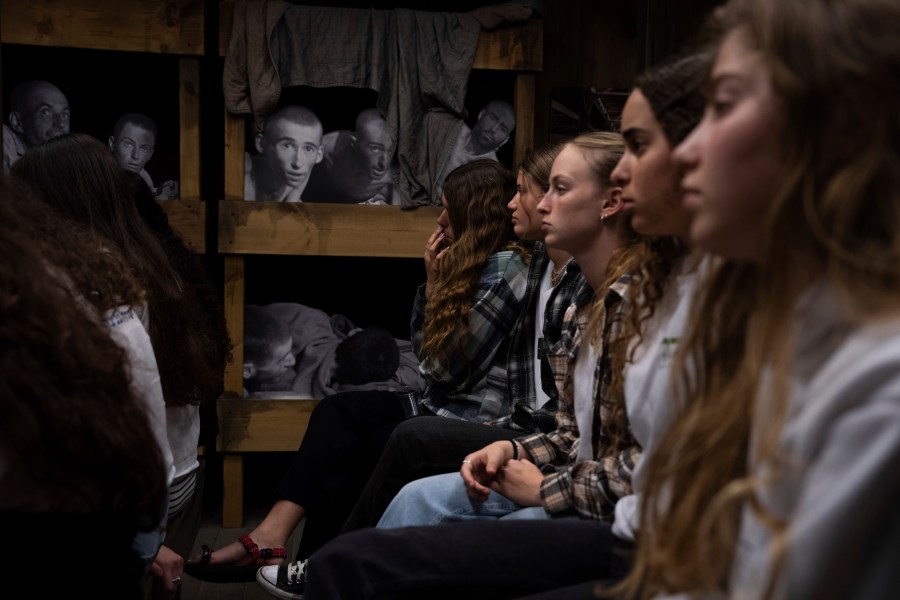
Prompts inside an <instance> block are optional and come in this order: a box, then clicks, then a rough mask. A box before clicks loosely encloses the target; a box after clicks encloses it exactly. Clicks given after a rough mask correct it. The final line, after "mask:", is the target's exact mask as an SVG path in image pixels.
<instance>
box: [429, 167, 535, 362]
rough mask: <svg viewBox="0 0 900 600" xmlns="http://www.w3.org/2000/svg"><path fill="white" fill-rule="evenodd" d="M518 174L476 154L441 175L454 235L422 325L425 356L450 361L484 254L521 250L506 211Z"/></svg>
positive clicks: (465, 325)
mask: <svg viewBox="0 0 900 600" xmlns="http://www.w3.org/2000/svg"><path fill="white" fill-rule="evenodd" d="M515 193H516V178H515V177H514V176H513V174H512V172H511V171H510V170H509V169H507V168H506V167H504V166H503V165H501V164H500V163H499V162H497V161H495V160H490V159H479V160H476V161H473V162H470V163H466V164H464V165H462V166H460V167H457V168H456V169H454V170H453V171H451V172H450V174H449V175H447V177H446V178H445V179H444V186H443V194H444V196H445V197H446V198H447V215H448V217H449V219H450V224H451V225H452V227H453V233H454V236H455V239H454V240H453V244H452V245H451V246H450V248H449V249H448V250H447V253H446V254H445V255H444V257H443V258H442V259H441V265H440V269H439V271H438V273H437V277H436V278H435V280H434V282H433V283H434V289H433V291H432V292H431V294H430V295H429V299H428V304H427V306H426V308H425V321H424V324H423V326H422V339H423V342H422V352H423V355H424V357H425V360H427V361H436V362H437V363H439V364H448V363H449V362H450V361H451V360H452V358H453V357H454V356H456V355H458V354H459V352H460V350H461V348H462V345H463V344H464V342H465V339H466V337H467V336H468V334H469V310H470V309H471V308H472V301H473V299H474V297H475V288H476V285H477V283H478V280H479V278H480V276H481V272H482V270H483V269H484V265H485V263H486V262H487V260H488V258H489V257H490V256H491V255H492V254H494V253H496V252H499V251H501V250H513V251H516V252H520V253H521V252H522V251H523V245H522V244H521V243H519V242H518V241H517V238H516V235H515V232H514V231H513V225H512V218H511V215H510V211H509V208H507V204H509V201H510V199H511V198H512V197H513V196H514V195H515Z"/></svg>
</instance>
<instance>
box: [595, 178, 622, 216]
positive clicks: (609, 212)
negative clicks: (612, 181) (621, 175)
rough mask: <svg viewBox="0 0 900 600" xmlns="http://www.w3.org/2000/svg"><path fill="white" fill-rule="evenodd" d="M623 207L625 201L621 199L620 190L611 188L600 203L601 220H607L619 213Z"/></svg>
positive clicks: (619, 188)
mask: <svg viewBox="0 0 900 600" xmlns="http://www.w3.org/2000/svg"><path fill="white" fill-rule="evenodd" d="M624 206H625V200H624V199H623V197H622V188H621V187H619V186H613V187H611V188H609V189H608V190H607V191H606V193H605V194H604V195H603V200H602V201H601V203H600V211H601V213H602V214H603V218H604V219H608V218H609V217H611V216H613V215H615V214H618V213H619V212H621V210H622V208H623V207H624Z"/></svg>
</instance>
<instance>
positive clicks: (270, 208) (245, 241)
mask: <svg viewBox="0 0 900 600" xmlns="http://www.w3.org/2000/svg"><path fill="white" fill-rule="evenodd" d="M440 212H441V208H440V207H437V206H421V207H418V208H415V209H412V210H401V209H400V207H397V206H378V205H363V206H359V205H353V204H310V203H296V204H295V203H284V202H246V201H243V200H223V201H221V202H219V252H220V253H221V254H294V255H312V256H387V257H395V258H417V257H421V256H422V253H423V244H424V240H425V239H427V238H428V236H429V235H430V234H431V232H432V231H434V228H435V226H436V222H437V218H438V215H440Z"/></svg>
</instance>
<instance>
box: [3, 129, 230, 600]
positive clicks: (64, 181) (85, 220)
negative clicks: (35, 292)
mask: <svg viewBox="0 0 900 600" xmlns="http://www.w3.org/2000/svg"><path fill="white" fill-rule="evenodd" d="M13 167H14V168H13V169H12V175H13V176H14V177H16V178H18V179H20V180H22V181H24V182H25V183H27V184H29V185H30V186H31V187H32V188H33V190H34V191H35V192H36V195H37V196H38V197H39V198H40V199H41V200H42V201H43V202H44V203H45V204H46V205H47V206H49V207H50V208H51V210H53V211H55V212H56V213H57V214H58V215H59V216H61V217H63V218H65V219H67V220H68V221H71V222H72V223H74V224H75V225H77V226H80V227H83V228H85V229H87V230H88V231H90V233H92V234H93V235H95V236H96V237H97V239H98V240H103V241H104V243H106V244H107V245H108V246H109V247H110V248H112V249H114V250H115V251H117V252H118V253H120V254H121V255H122V256H124V258H125V260H126V261H127V262H128V264H129V266H130V267H131V270H132V272H133V273H134V274H135V277H136V279H137V280H138V282H139V285H140V286H141V289H142V291H143V294H144V296H143V298H142V299H141V301H140V302H135V303H133V305H132V306H131V309H132V310H133V311H134V312H135V313H136V314H137V315H138V317H139V319H140V322H141V323H142V324H143V325H144V328H145V329H146V331H147V332H148V333H149V336H150V340H151V342H152V346H153V348H152V350H153V354H154V355H155V357H156V363H157V365H158V368H159V379H160V383H161V385H162V393H163V398H164V401H165V413H166V414H165V422H166V428H167V438H168V443H169V447H170V450H171V456H172V468H171V470H170V473H169V505H168V513H167V521H168V522H172V521H173V520H174V519H175V518H177V517H178V516H179V514H180V513H181V512H182V511H184V510H185V508H186V507H188V506H189V503H190V502H191V500H192V499H193V498H194V496H195V492H196V490H197V485H198V477H199V473H200V461H199V459H198V456H197V446H198V442H199V436H200V411H199V407H200V404H202V403H207V402H214V401H215V399H216V398H217V397H218V396H219V394H220V393H221V390H222V387H223V383H224V369H225V364H226V361H227V360H228V357H229V350H230V346H229V345H228V339H227V335H226V334H224V330H223V328H222V323H223V321H222V319H221V318H219V319H216V318H215V316H213V315H214V312H215V311H211V310H210V308H211V307H210V306H209V302H210V300H211V299H212V297H213V296H212V294H209V293H208V291H207V290H208V289H209V288H208V286H207V287H204V286H203V285H201V282H202V281H203V279H202V278H200V277H199V276H198V274H200V273H202V271H201V269H199V268H193V269H188V268H186V267H185V264H186V263H185V262H184V259H185V254H186V252H184V251H183V250H182V251H181V252H176V251H173V248H174V247H175V246H174V245H173V244H172V243H171V240H167V239H166V238H165V237H164V236H163V235H161V234H160V233H159V232H157V231H155V230H154V229H152V228H151V227H150V226H149V225H148V224H147V223H146V222H145V220H144V219H143V218H142V216H141V213H140V212H139V211H138V208H137V204H136V194H135V188H133V187H132V180H131V179H130V177H131V175H130V174H129V173H128V172H126V171H125V170H124V169H122V168H121V167H120V166H119V165H118V163H117V162H116V161H115V157H114V156H113V155H112V154H111V153H110V152H109V150H108V148H107V147H106V146H105V145H104V144H103V143H101V142H100V141H99V140H97V139H95V138H93V137H91V136H89V135H86V134H80V133H70V134H65V135H62V136H60V137H57V138H54V139H52V140H48V141H46V142H44V143H42V144H39V145H37V146H34V147H32V148H30V149H29V150H28V152H26V153H25V155H24V156H22V158H20V159H19V160H18V161H17V162H16V164H15V165H13ZM204 303H205V304H204ZM164 548H165V547H164ZM188 551H189V548H188V549H185V550H184V552H188ZM154 555H156V552H155V551H154ZM183 561H184V559H183V557H181V556H178V555H176V554H175V553H170V552H167V550H165V549H164V550H162V551H161V552H160V555H159V556H157V559H156V563H154V567H153V571H154V574H155V575H157V576H158V578H159V579H160V582H161V587H162V588H163V590H164V591H166V592H169V593H174V592H175V590H176V589H177V587H178V584H179V582H180V581H181V573H182V565H183Z"/></svg>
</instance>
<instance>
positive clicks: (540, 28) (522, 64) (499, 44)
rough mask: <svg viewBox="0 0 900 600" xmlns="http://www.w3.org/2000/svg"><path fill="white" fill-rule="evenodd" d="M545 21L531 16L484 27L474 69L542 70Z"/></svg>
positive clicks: (479, 38) (479, 39) (479, 37)
mask: <svg viewBox="0 0 900 600" xmlns="http://www.w3.org/2000/svg"><path fill="white" fill-rule="evenodd" d="M543 46H544V21H543V20H542V19H529V20H528V21H525V22H524V23H511V24H509V25H504V26H502V27H498V28H497V29H493V30H491V31H486V30H484V29H482V30H481V35H479V36H478V49H477V50H476V51H475V62H474V64H473V65H472V68H473V69H497V70H502V71H540V70H542V69H543V68H544V52H543Z"/></svg>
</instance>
